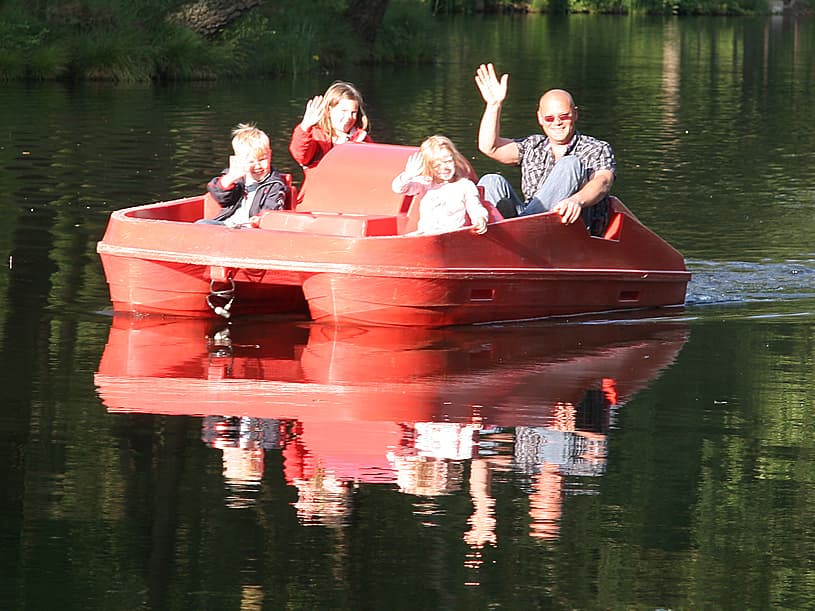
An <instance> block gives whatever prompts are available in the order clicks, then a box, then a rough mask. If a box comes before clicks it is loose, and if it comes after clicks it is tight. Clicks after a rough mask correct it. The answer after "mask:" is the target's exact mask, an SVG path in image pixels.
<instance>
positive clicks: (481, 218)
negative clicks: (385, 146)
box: [391, 136, 489, 234]
mask: <svg viewBox="0 0 815 611" xmlns="http://www.w3.org/2000/svg"><path fill="white" fill-rule="evenodd" d="M469 174H470V164H469V163H468V162H467V160H466V159H465V158H464V156H463V155H462V154H461V153H459V152H458V150H456V147H455V146H454V145H453V143H452V142H451V141H450V140H449V139H448V138H445V137H444V136H430V137H429V138H428V139H427V140H425V141H424V142H422V145H421V146H420V147H419V152H418V153H414V154H413V155H411V156H410V158H408V160H407V164H405V171H404V172H402V173H401V174H399V176H397V177H396V178H394V179H393V184H392V185H391V188H392V189H393V191H394V192H395V193H403V194H405V195H417V196H421V197H422V201H421V203H420V204H419V226H418V230H417V233H444V232H446V231H454V230H456V229H459V228H461V227H464V226H465V225H467V217H468V216H469V219H470V222H471V223H472V225H473V231H474V232H475V233H477V234H483V233H485V232H486V231H487V218H488V214H489V213H488V212H487V209H486V208H485V207H484V206H483V205H482V204H481V199H480V198H479V197H478V189H477V188H476V186H475V183H473V181H471V180H470V179H469V178H467V176H468V175H469Z"/></svg>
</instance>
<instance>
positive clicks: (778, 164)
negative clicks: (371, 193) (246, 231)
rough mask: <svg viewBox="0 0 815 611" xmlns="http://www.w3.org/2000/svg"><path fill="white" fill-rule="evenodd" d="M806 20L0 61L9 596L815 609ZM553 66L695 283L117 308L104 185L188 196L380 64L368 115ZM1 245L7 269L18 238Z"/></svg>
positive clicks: (537, 83)
mask: <svg viewBox="0 0 815 611" xmlns="http://www.w3.org/2000/svg"><path fill="white" fill-rule="evenodd" d="M812 27H813V26H812V23H811V21H802V22H793V21H789V20H785V19H781V18H778V19H769V20H753V19H693V20H683V21H678V20H674V19H666V20H662V19H628V18H606V17H582V16H579V17H573V18H570V19H568V20H564V19H547V18H544V17H530V18H525V17H524V18H512V19H497V20H495V19H486V20H485V19H479V18H468V19H458V20H455V21H453V22H450V23H447V24H444V25H443V32H442V33H441V34H440V36H439V39H440V40H442V41H443V42H442V43H441V45H442V47H441V49H440V53H439V60H438V62H437V63H436V64H435V65H433V66H420V67H400V68H365V69H363V68H353V69H349V70H348V71H337V72H336V73H332V74H323V75H316V76H312V77H307V78H301V79H281V80H269V81H261V82H248V83H229V84H192V85H190V84H185V85H177V86H170V87H153V86H148V85H133V86H112V85H109V84H102V85H89V86H87V85H82V86H75V87H65V86H62V85H54V84H32V85H19V84H14V83H7V84H5V85H4V86H3V88H2V89H0V117H2V125H3V131H2V133H0V161H2V163H0V176H2V186H3V189H2V194H1V195H0V208H2V211H3V214H4V219H5V222H4V223H3V225H2V227H0V246H2V261H3V262H4V265H3V266H2V272H0V289H2V295H3V296H4V297H3V303H2V307H0V323H1V324H2V327H1V328H2V333H0V354H2V358H3V367H2V369H0V371H2V376H3V377H2V384H3V388H4V389H5V391H4V393H3V397H4V402H3V403H4V406H3V410H0V459H2V464H3V465H5V468H4V469H2V470H0V473H3V491H4V494H3V495H2V496H0V499H2V500H0V516H2V520H0V542H2V544H3V547H2V550H3V551H2V553H0V574H2V575H3V579H2V582H0V608H9V609H50V608H61V609H70V608H82V609H87V608H99V609H139V608H143V609H148V608H150V609H163V608H174V609H176V608H177V609H189V608H216V609H238V608H240V609H261V608H266V609H280V608H290V609H400V608H404V609H417V608H426V609H486V608H504V609H549V608H564V609H598V608H603V609H621V608H626V609H627V608H643V609H657V608H660V609H662V608H673V609H679V608H688V609H689V608H694V609H702V608H707V609H714V608H715V609H720V608H722V609H724V608H739V609H744V608H750V609H758V608H789V609H800V608H809V607H812V606H813V604H814V603H813V597H812V589H811V587H810V585H811V583H812V579H813V573H814V572H815V567H813V561H812V559H813V558H815V546H814V545H813V533H814V531H813V529H812V526H811V524H812V523H813V520H812V516H811V515H810V514H812V513H813V509H812V507H813V506H815V505H813V503H812V502H811V501H812V497H813V494H815V490H814V489H813V478H812V476H811V473H813V472H815V465H814V464H813V457H815V452H814V451H813V442H812V439H813V438H814V437H813V430H812V428H813V427H812V424H811V422H812V418H811V416H812V411H813V407H814V406H813V391H812V381H813V376H812V368H813V345H815V342H814V341H813V321H815V318H814V317H813V312H815V298H814V297H815V295H813V288H814V287H815V277H813V274H815V263H813V261H815V253H813V250H815V249H813V242H812V239H811V238H810V235H811V234H812V231H813V229H814V228H815V221H814V220H813V217H812V214H811V211H812V206H813V204H815V188H814V187H813V182H812V176H814V175H815V153H813V151H815V127H814V126H815V123H813V122H812V121H811V119H810V109H811V107H812V106H813V97H815V88H814V87H813V82H815V78H813V77H815V67H813V65H814V64H813V62H812V61H811V58H812V57H813V46H814V45H815V37H814V36H813V33H812ZM487 60H494V61H495V62H496V63H497V65H498V69H499V71H507V72H509V73H510V74H511V80H510V99H509V102H508V104H507V107H506V109H505V112H504V116H503V131H504V133H505V134H507V135H512V136H515V135H517V136H522V135H525V134H528V133H532V132H534V131H536V125H535V122H534V114H533V111H534V106H535V101H536V98H537V95H538V94H539V93H540V91H541V90H543V89H545V88H546V87H549V86H563V87H567V88H569V89H570V90H572V91H573V92H574V94H575V96H576V98H577V101H578V104H579V105H580V107H581V127H582V128H583V129H584V130H585V131H586V132H587V133H590V134H592V135H596V136H598V137H601V138H605V139H608V140H609V141H611V142H612V143H613V144H614V146H615V151H616V153H617V157H618V170H619V172H618V173H619V177H618V182H617V184H616V185H615V193H617V194H618V195H619V196H620V197H621V198H622V199H623V201H624V202H625V203H626V204H627V205H628V206H629V207H630V208H631V209H632V210H633V211H634V212H635V213H636V214H637V215H638V216H639V217H640V218H641V220H643V222H645V223H646V224H647V225H648V226H649V227H651V228H652V229H653V230H654V231H656V232H657V233H658V234H660V235H661V236H663V237H665V238H666V239H667V240H668V241H669V242H671V243H672V244H673V245H674V246H675V247H677V248H678V249H679V250H680V251H681V252H683V253H684V254H685V255H686V257H687V261H688V266H689V268H690V269H691V271H692V272H693V280H692V281H691V283H690V285H689V287H688V295H687V303H686V306H685V307H684V308H678V309H673V310H670V311H667V312H661V313H654V312H644V313H637V314H635V315H628V316H599V317H586V318H580V319H571V318H568V319H558V320H554V321H541V322H535V323H530V324H525V325H500V326H496V325H493V326H490V325H487V326H482V327H477V328H473V329H456V330H436V331H432V332H399V331H394V330H370V329H368V330H366V329H347V328H346V329H340V330H337V329H331V328H323V327H321V326H317V325H311V324H309V323H307V322H304V321H292V320H285V321H281V320H265V321H249V322H240V321H236V322H233V323H230V324H226V323H225V322H223V321H220V322H218V321H215V322H214V323H212V322H205V321H174V322H173V321H161V320H158V321H157V320H154V319H151V318H149V317H148V318H146V319H144V318H137V319H133V320H131V319H121V318H119V317H115V318H114V317H112V316H111V315H110V304H109V302H108V294H107V288H106V286H105V282H104V277H103V275H102V272H101V266H100V264H99V261H98V257H97V255H96V253H95V244H96V241H97V240H98V239H99V237H100V236H101V234H102V232H103V230H104V226H105V223H106V221H107V217H108V215H109V213H110V212H111V211H112V210H114V209H117V208H121V207H125V206H128V205H132V204H136V203H145V202H150V201H155V200H160V199H170V198H173V197H176V196H181V195H187V194H190V193H194V192H200V191H201V190H202V189H203V185H204V184H205V182H206V181H207V180H208V178H209V177H211V176H212V175H214V174H215V173H217V172H218V171H219V170H220V169H221V167H222V166H223V165H224V163H225V161H226V158H227V156H228V154H229V151H228V134H229V130H230V128H231V127H232V126H233V125H234V124H236V123H238V122H240V121H247V120H250V121H251V120H254V121H257V122H258V123H259V125H260V126H261V127H263V128H264V129H265V130H267V131H268V132H269V134H270V135H271V137H272V141H273V147H274V150H275V163H276V165H277V166H278V167H279V168H280V169H282V170H285V171H291V172H294V173H295V174H296V175H297V174H298V170H297V168H296V167H295V166H294V165H293V162H292V161H291V160H290V158H289V157H288V154H287V151H286V147H287V141H288V135H289V133H290V130H291V128H292V127H293V126H294V125H295V124H296V123H297V121H298V120H299V118H300V114H301V113H302V108H303V104H304V103H305V100H306V99H307V98H308V97H310V96H311V95H314V94H315V93H317V92H319V91H321V90H323V89H324V88H325V86H326V85H327V84H328V83H329V82H330V81H331V80H333V79H334V78H347V79H350V80H352V81H354V82H355V83H357V84H358V85H359V86H360V88H361V89H362V90H363V92H364V93H365V97H366V101H367V103H368V107H369V110H370V114H371V116H372V120H373V125H374V127H373V130H372V133H373V135H374V137H375V138H376V139H378V140H380V141H386V142H400V143H409V144H416V143H418V142H420V141H421V139H423V138H424V137H425V136H427V135H429V134H431V133H434V132H443V133H445V134H447V135H448V136H450V137H451V138H452V139H453V140H454V141H455V142H456V143H457V144H458V145H459V148H460V149H461V150H462V151H463V152H464V153H465V154H466V155H467V156H468V157H470V158H471V159H472V160H473V163H474V165H475V167H476V169H477V171H478V172H480V173H483V172H487V171H494V170H503V171H506V172H507V174H508V175H509V176H510V177H512V178H513V179H514V180H516V181H517V175H516V174H513V172H512V169H511V168H500V167H499V166H497V165H496V164H494V163H492V162H489V161H488V160H486V159H485V158H484V157H483V156H481V155H480V154H478V153H477V151H476V148H475V139H476V129H477V125H478V120H479V117H480V112H481V109H482V106H481V103H480V100H479V98H478V94H477V92H476V90H475V87H474V85H473V81H472V76H473V73H474V69H475V65H476V64H477V63H478V62H480V61H487ZM6 262H7V264H6Z"/></svg>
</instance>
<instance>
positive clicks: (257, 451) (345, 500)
mask: <svg viewBox="0 0 815 611" xmlns="http://www.w3.org/2000/svg"><path fill="white" fill-rule="evenodd" d="M213 324H214V323H213V321H211V320H201V319H182V320H172V321H168V320H166V319H161V318H150V317H147V318H130V317H126V316H124V317H120V316H115V317H114V320H113V324H112V327H111V330H110V337H109V340H108V343H107V346H106V348H105V351H104V354H103V356H102V360H101V362H100V364H99V371H98V372H97V374H96V377H95V382H96V386H97V388H98V392H99V395H100V396H101V399H102V401H103V402H104V404H105V406H106V407H107V409H108V411H110V412H143V413H151V414H168V415H189V416H200V417H202V418H203V426H202V429H203V430H202V439H203V440H204V442H206V443H207V444H208V445H210V446H212V447H213V448H218V449H219V450H220V451H221V452H222V454H223V474H224V478H225V481H226V484H227V486H228V488H229V493H228V498H227V503H228V504H230V506H233V507H241V506H245V505H247V504H251V503H252V502H254V499H255V498H256V497H257V494H256V493H257V491H258V490H259V488H260V486H261V485H262V478H263V472H264V456H265V454H266V453H267V452H271V451H274V452H281V453H282V457H283V469H284V475H285V479H286V482H287V483H288V484H289V485H292V486H296V487H297V491H298V500H297V502H296V508H297V512H298V516H299V518H300V519H301V521H302V522H303V523H304V524H309V523H316V524H333V525H342V524H344V523H345V520H346V518H347V517H348V515H349V513H350V508H351V505H352V502H353V496H354V491H355V489H356V488H357V487H358V486H359V485H360V484H387V485H391V486H395V487H398V489H399V490H400V491H402V492H403V493H406V494H410V495H415V496H416V497H417V498H416V502H415V508H416V510H415V511H416V513H417V515H423V516H427V515H428V514H432V504H433V499H434V497H438V496H439V495H445V494H453V493H460V492H461V491H464V490H466V491H467V492H468V493H469V495H470V497H471V500H472V504H473V512H472V515H471V516H470V519H469V528H470V530H469V531H468V532H466V533H464V535H463V536H464V539H465V541H466V542H467V543H468V544H469V545H470V546H471V548H473V549H474V550H476V551H475V555H474V556H473V559H471V561H472V562H473V563H475V564H477V563H478V553H477V550H478V549H479V548H480V547H482V546H484V545H490V544H495V542H496V541H495V537H496V534H495V533H496V529H495V521H496V515H495V511H494V499H493V498H492V496H491V493H490V482H491V478H492V475H493V474H495V473H497V472H501V473H508V472H515V473H519V474H521V475H523V476H524V477H525V478H526V481H527V482H528V484H527V485H526V492H527V493H528V495H529V507H530V509H529V513H530V518H531V527H530V528H531V530H530V535H531V536H539V537H549V538H551V537H555V536H557V533H558V524H559V516H560V511H561V503H562V499H563V497H564V495H565V494H572V493H579V492H581V491H583V492H585V491H591V488H590V487H586V486H585V480H586V478H585V477H580V476H596V475H599V474H602V473H603V471H604V469H605V462H606V435H607V432H608V430H609V427H610V426H611V425H612V423H613V419H614V414H615V412H616V410H617V409H618V408H619V407H620V406H621V405H622V404H623V403H624V402H625V401H626V400H627V399H629V398H630V397H631V396H632V395H633V394H634V393H635V392H636V391H637V390H639V389H641V388H642V387H644V386H645V385H647V384H648V383H650V382H651V381H653V380H654V379H655V378H656V377H657V376H658V375H659V373H660V372H661V371H662V370H663V369H664V368H665V367H667V366H668V365H669V364H670V363H671V362H673V360H674V359H675V357H676V355H677V353H678V352H679V350H680V349H681V348H682V346H683V345H684V343H685V341H686V340H687V329H686V327H685V325H684V324H683V323H680V322H676V321H668V320H663V321H654V320H648V321H633V320H629V321H623V322H620V321H617V322H615V323H609V322H605V323H601V322H595V323H591V322H586V321H584V322H582V323H580V324H570V323H567V322H564V321H560V322H557V323H553V322H539V323H535V324H530V325H513V326H507V327H497V326H489V327H466V328H456V329H449V328H448V329H431V330H428V329H418V328H412V327H399V328H372V327H367V328H362V327H334V326H322V325H318V324H297V323H291V322H286V323H280V322H269V321H257V320H254V321H233V322H231V323H229V324H228V325H224V323H220V326H214V327H213V326H212V325H213ZM570 481H573V482H574V483H573V484H570V483H569V482H570ZM581 481H582V482H583V483H582V484H581V483H580V482H581ZM570 486H571V488H570ZM581 486H583V488H581ZM428 506H430V507H431V510H428Z"/></svg>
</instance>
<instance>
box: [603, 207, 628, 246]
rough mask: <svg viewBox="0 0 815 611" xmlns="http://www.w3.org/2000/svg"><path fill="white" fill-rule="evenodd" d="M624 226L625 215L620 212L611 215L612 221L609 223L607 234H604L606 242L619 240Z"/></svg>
mask: <svg viewBox="0 0 815 611" xmlns="http://www.w3.org/2000/svg"><path fill="white" fill-rule="evenodd" d="M622 226H623V215H622V213H620V212H615V213H613V214H612V215H611V220H610V221H609V222H608V227H606V232H605V233H604V234H603V239H604V240H619V239H620V229H621V228H622Z"/></svg>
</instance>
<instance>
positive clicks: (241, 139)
mask: <svg viewBox="0 0 815 611" xmlns="http://www.w3.org/2000/svg"><path fill="white" fill-rule="evenodd" d="M232 150H233V151H235V154H236V155H241V154H252V155H257V156H260V155H265V154H266V153H269V154H271V153H272V144H271V142H270V141H269V136H267V135H266V132H264V131H263V130H262V129H258V128H257V126H256V125H255V124H254V123H238V125H236V126H235V129H233V130H232Z"/></svg>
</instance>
